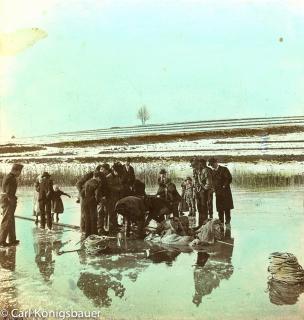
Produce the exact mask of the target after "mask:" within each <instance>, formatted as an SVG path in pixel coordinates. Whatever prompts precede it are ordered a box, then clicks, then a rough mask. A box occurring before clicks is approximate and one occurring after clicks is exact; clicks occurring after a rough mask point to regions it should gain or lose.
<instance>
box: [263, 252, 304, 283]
mask: <svg viewBox="0 0 304 320" xmlns="http://www.w3.org/2000/svg"><path fill="white" fill-rule="evenodd" d="M269 259H270V264H269V267H268V271H269V272H270V274H271V276H272V279H274V280H276V281H280V282H285V283H288V284H299V283H304V270H303V268H302V267H301V266H300V265H299V263H298V260H297V258H296V257H295V256H294V255H293V254H291V253H282V252H274V253H272V254H271V255H270V257H269Z"/></svg>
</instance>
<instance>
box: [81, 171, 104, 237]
mask: <svg viewBox="0 0 304 320" xmlns="http://www.w3.org/2000/svg"><path fill="white" fill-rule="evenodd" d="M100 169H101V165H98V166H97V167H96V169H95V171H97V172H99V171H100ZM93 175H94V171H91V172H89V173H87V174H85V175H84V176H82V177H81V178H80V179H79V180H78V181H77V183H76V188H77V190H78V192H79V201H80V232H85V209H84V203H83V197H84V185H85V183H86V182H87V181H89V180H90V179H92V178H93Z"/></svg>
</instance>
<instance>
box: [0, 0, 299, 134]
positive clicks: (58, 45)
mask: <svg viewBox="0 0 304 320" xmlns="http://www.w3.org/2000/svg"><path fill="white" fill-rule="evenodd" d="M302 2H303V1H293V0H269V1H267V0H175V1H173V0H140V1H138V0H120V1H118V0H116V1H114V0H112V1H110V0H86V1H83V0H64V1H63V0H61V1H59V0H44V1H41V0H27V1H22V2H20V1H19V0H0V125H1V127H0V136H11V135H15V136H17V137H21V136H35V135H42V134H48V133H56V132H62V131H75V130H86V129H95V128H104V127H112V126H125V125H136V124H139V120H138V119H136V113H137V110H138V108H139V107H140V106H142V105H146V106H147V108H148V109H149V111H150V114H151V119H150V120H149V123H166V122H181V121H195V120H210V119H225V118H236V117H264V116H267V117H268V116H269V117H271V116H288V115H291V116H293V115H303V114H304V112H303V111H304V108H303V106H304V59H303V57H304V5H303V4H302ZM32 28H35V29H32ZM28 30H30V31H31V30H32V31H33V30H36V31H35V32H36V33H39V35H38V36H37V34H36V33H35V34H30V37H31V36H32V39H30V41H29V42H30V45H28V46H26V45H24V43H21V44H19V42H20V41H21V40H20V37H21V36H20V32H21V34H22V36H24V34H25V33H26V32H28ZM37 30H38V31H37ZM1 35H2V38H1ZM10 37H11V38H10ZM1 39H6V40H5V41H6V45H11V43H9V40H7V39H14V41H15V42H14V43H17V44H16V46H18V45H19V46H20V48H19V47H18V48H19V49H18V50H17V49H15V47H14V48H13V49H11V47H10V51H9V50H7V51H5V50H2V54H1ZM22 40H24V38H22ZM2 42H3V43H4V40H2ZM21 42H22V41H21ZM3 43H2V44H3ZM2 47H4V45H2Z"/></svg>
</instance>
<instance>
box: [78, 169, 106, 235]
mask: <svg viewBox="0 0 304 320" xmlns="http://www.w3.org/2000/svg"><path fill="white" fill-rule="evenodd" d="M107 196H108V184H107V179H106V177H105V175H104V174H103V173H102V172H100V171H95V172H94V173H93V178H92V179H90V180H88V181H87V182H86V183H85V185H84V188H83V206H84V212H85V237H88V236H90V235H91V234H96V235H97V234H98V229H97V218H98V215H97V205H98V204H99V203H100V202H101V201H103V199H105V198H106V197H107Z"/></svg>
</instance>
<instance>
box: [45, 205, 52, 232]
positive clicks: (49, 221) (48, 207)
mask: <svg viewBox="0 0 304 320" xmlns="http://www.w3.org/2000/svg"><path fill="white" fill-rule="evenodd" d="M45 211H46V223H47V227H48V228H49V230H51V229H52V204H51V201H47V202H46V206H45Z"/></svg>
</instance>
